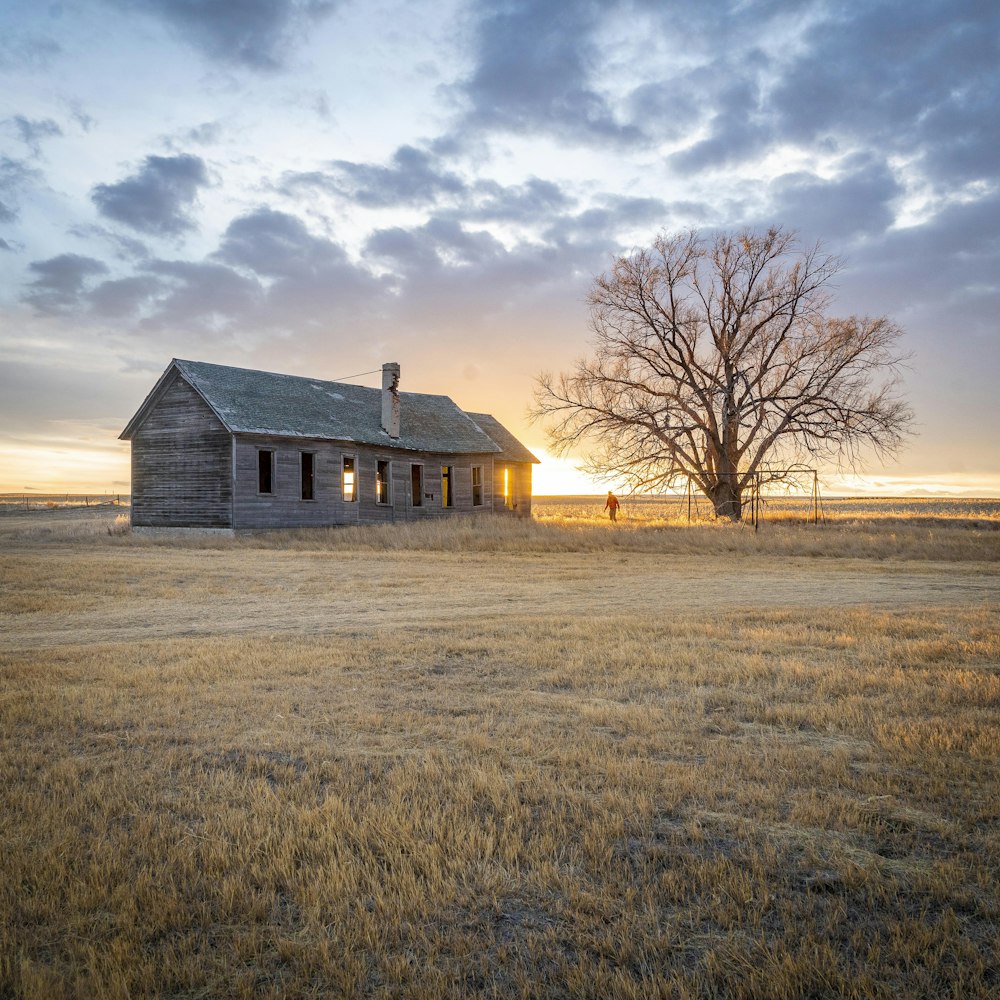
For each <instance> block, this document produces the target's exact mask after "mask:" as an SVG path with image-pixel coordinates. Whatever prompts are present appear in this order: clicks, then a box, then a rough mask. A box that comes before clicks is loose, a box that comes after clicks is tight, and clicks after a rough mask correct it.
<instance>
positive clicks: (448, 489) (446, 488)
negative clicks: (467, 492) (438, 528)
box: [441, 465, 455, 510]
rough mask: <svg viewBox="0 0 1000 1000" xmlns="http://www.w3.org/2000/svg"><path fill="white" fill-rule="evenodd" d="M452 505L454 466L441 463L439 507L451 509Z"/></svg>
mask: <svg viewBox="0 0 1000 1000" xmlns="http://www.w3.org/2000/svg"><path fill="white" fill-rule="evenodd" d="M445 484H447V485H445ZM454 506H455V466H454V465H442V466H441V509H442V510H452V509H453V508H454Z"/></svg>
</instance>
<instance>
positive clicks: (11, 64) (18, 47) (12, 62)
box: [0, 35, 62, 71]
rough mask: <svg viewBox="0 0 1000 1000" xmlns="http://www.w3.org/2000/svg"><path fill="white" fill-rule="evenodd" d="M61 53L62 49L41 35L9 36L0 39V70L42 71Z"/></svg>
mask: <svg viewBox="0 0 1000 1000" xmlns="http://www.w3.org/2000/svg"><path fill="white" fill-rule="evenodd" d="M61 53H62V47H61V46H60V45H59V44H58V43H57V42H55V41H54V40H53V39H51V38H46V37H45V36H42V35H31V36H28V37H18V36H16V35H9V36H8V37H7V38H4V39H0V69H2V70H36V71H37V70H43V69H47V68H48V67H49V66H50V65H51V63H52V61H53V60H54V59H55V58H56V57H57V56H58V55H60V54H61Z"/></svg>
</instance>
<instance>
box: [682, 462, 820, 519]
mask: <svg viewBox="0 0 1000 1000" xmlns="http://www.w3.org/2000/svg"><path fill="white" fill-rule="evenodd" d="M731 475H738V473H731ZM793 475H795V476H811V477H812V496H811V498H810V499H811V500H812V518H811V521H812V523H813V524H819V522H820V520H821V518H822V509H821V508H822V505H821V501H820V495H819V472H818V471H817V470H816V469H813V468H802V467H794V466H793V467H790V468H787V469H771V468H767V469H760V470H758V471H757V472H754V473H753V474H752V476H751V479H750V484H749V485H750V497H749V499H748V500H746V501H744V503H743V508H744V511H747V510H749V514H747V513H744V515H743V517H742V519H741V520H742V523H743V524H751V525H753V530H754V531H755V532H756V531H758V530H759V528H760V521H761V511H762V508H763V506H764V505H765V503H766V501H764V499H763V498H762V496H761V486H762V485H763V482H764V481H765V479H766V480H767V481H768V482H771V481H773V477H775V476H793ZM692 500H693V502H694V504H695V507H696V508H697V503H698V501H697V498H695V497H694V485H693V483H692V480H691V478H690V477H688V481H687V519H688V524H690V523H691V506H692Z"/></svg>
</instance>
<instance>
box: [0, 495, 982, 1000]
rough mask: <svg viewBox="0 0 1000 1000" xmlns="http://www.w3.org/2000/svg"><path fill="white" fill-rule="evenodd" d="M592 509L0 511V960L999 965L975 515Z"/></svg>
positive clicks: (105, 978) (977, 969)
mask: <svg viewBox="0 0 1000 1000" xmlns="http://www.w3.org/2000/svg"><path fill="white" fill-rule="evenodd" d="M599 513H600V512H599V510H598V511H595V510H593V509H592V506H591V507H587V506H586V505H575V506H574V505H572V504H567V503H564V504H563V506H562V507H560V506H559V504H558V503H557V502H556V501H545V502H543V503H540V504H539V507H538V510H537V519H536V521H535V522H533V523H518V524H514V523H508V522H500V521H497V520H493V519H489V520H488V521H482V520H476V521H474V520H471V519H470V520H467V521H463V522H461V523H459V524H455V525H452V526H450V529H449V527H448V526H443V525H420V526H395V527H389V528H384V529H341V530H339V531H311V532H295V533H289V534H280V535H261V536H253V537H241V538H235V539H227V538H202V539H185V540H176V539H171V540H163V539H154V538H149V537H138V536H133V535H131V534H129V533H128V531H127V526H126V525H124V524H123V523H122V522H121V515H120V514H118V512H117V511H116V510H114V509H109V510H107V511H101V512H98V513H97V514H95V513H94V512H93V511H92V510H86V509H85V510H83V511H79V510H59V511H51V512H41V513H37V514H25V515H24V516H19V515H17V514H8V515H5V516H4V517H3V518H2V519H0V545H2V546H3V552H4V556H3V559H2V561H0V996H14V997H25V998H50V997H51V998H60V997H79V998H105V997H106V998H113V997H115V998H117V997H121V998H125V997H140V996H143V997H144V996H160V997H178V998H179V997H184V998H209V997H255V998H256V997H260V998H264V997H274V998H279V997H378V998H390V997H393V998H395V997H399V998H404V997H413V998H434V997H441V998H444V997H497V998H499V997H566V998H568V997H574V998H576V997H592V998H615V997H623V998H628V997H634V998H653V997H664V998H666V997H671V998H701V997H719V998H723V997H725V998H729V997H733V998H765V997H773V998H798V997H827V996H829V997H856V998H882V997H885V998H890V997H928V998H930V997H951V998H955V1000H959V998H987V997H994V996H996V995H997V993H998V991H1000V931H998V927H1000V890H998V885H1000V838H998V825H1000V780H998V777H1000V776H998V764H997V761H998V755H1000V712H998V708H1000V628H998V617H1000V615H998V600H997V598H998V595H1000V531H998V530H997V527H998V523H1000V521H998V519H997V518H996V517H995V516H993V515H991V514H990V511H989V510H986V509H984V510H983V511H979V512H974V513H973V514H971V515H968V516H963V517H958V516H956V517H954V518H952V519H948V518H941V517H938V516H937V515H935V516H933V517H929V518H921V517H904V516H893V517H881V518H866V517H865V516H864V512H863V511H862V512H855V513H852V515H851V516H850V517H844V518H839V519H831V520H829V521H828V522H827V523H826V524H823V525H820V526H818V527H813V526H811V525H806V524H801V523H797V520H796V518H788V519H776V520H774V521H772V522H768V523H767V524H766V525H765V526H764V527H762V529H761V531H760V532H758V533H756V534H755V533H754V532H753V531H752V530H748V529H746V528H742V527H740V526H732V525H695V526H692V527H688V526H687V525H686V524H678V523H676V518H673V517H672V516H669V512H667V514H663V513H662V512H661V513H656V512H653V513H650V514H649V516H648V517H639V516H632V517H629V518H626V519H625V521H624V523H622V524H620V525H619V526H617V527H616V528H612V527H611V526H610V525H608V524H607V523H606V522H604V521H601V520H600V519H599ZM626 513H628V511H626ZM634 513H635V512H633V514H634ZM647 513H649V512H647ZM116 515H117V520H116Z"/></svg>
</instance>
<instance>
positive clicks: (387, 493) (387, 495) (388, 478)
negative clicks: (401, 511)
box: [375, 458, 392, 507]
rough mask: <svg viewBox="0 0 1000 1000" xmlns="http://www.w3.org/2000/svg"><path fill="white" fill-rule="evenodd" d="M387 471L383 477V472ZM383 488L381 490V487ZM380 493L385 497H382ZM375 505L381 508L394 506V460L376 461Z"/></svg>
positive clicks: (380, 459)
mask: <svg viewBox="0 0 1000 1000" xmlns="http://www.w3.org/2000/svg"><path fill="white" fill-rule="evenodd" d="M383 469H384V470H385V476H384V477H383V475H382V471H383ZM380 486H381V487H382V489H381V490H380V489H379V487H380ZM380 493H382V494H384V496H380ZM375 503H376V504H378V505H379V506H380V507H391V506H392V459H391V458H376V459H375Z"/></svg>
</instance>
